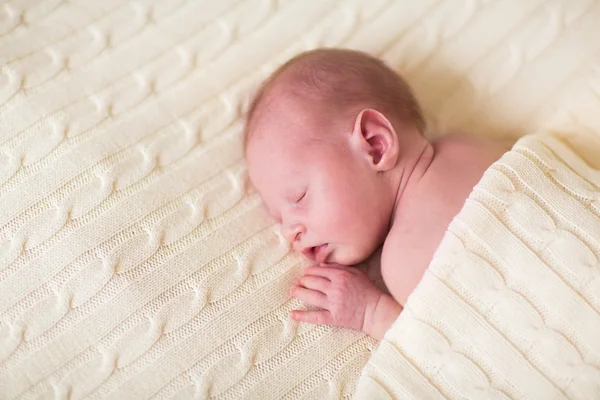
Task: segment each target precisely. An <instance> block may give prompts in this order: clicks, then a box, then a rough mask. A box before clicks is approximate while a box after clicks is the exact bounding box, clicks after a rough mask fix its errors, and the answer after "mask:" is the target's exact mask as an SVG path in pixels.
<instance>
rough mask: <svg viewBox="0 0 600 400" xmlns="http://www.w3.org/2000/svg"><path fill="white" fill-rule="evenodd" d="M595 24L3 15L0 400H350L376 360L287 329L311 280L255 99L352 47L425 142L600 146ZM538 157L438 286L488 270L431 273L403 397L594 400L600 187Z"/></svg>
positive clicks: (466, 1)
mask: <svg viewBox="0 0 600 400" xmlns="http://www.w3.org/2000/svg"><path fill="white" fill-rule="evenodd" d="M598 21H600V2H597V1H594V0H528V1H521V0H503V1H500V0H422V1H413V0H398V1H393V0H370V1H363V0H244V1H242V0H222V1H213V0H190V1H184V0H140V1H125V0H38V1H31V0H5V1H2V2H0V398H2V399H33V398H36V399H55V398H61V399H66V398H70V399H80V398H90V399H100V398H114V399H144V398H157V399H167V398H176V399H187V398H195V399H205V398H215V399H239V398H248V399H261V400H262V399H270V398H276V399H279V398H283V399H299V398H304V399H337V398H350V397H351V396H352V395H353V393H355V390H356V388H357V380H358V377H359V375H360V371H361V369H362V368H363V367H364V366H365V364H366V363H367V360H368V359H369V357H370V356H371V354H372V352H373V350H374V349H375V346H376V345H377V343H376V342H375V341H374V340H372V339H370V338H368V337H366V336H365V335H364V334H362V333H359V332H354V331H350V330H346V329H339V328H333V327H326V326H318V327H315V326H311V325H305V324H298V323H296V322H293V321H291V320H290V319H289V312H290V310H292V309H296V308H300V307H303V305H302V303H301V302H300V301H298V300H297V299H290V298H289V296H288V289H289V286H290V284H291V283H292V282H293V280H294V279H295V278H296V277H297V276H298V275H299V274H300V268H299V266H300V265H301V264H302V262H301V260H300V258H299V256H298V255H296V254H293V253H292V252H291V251H290V248H289V246H288V245H287V244H286V243H285V241H284V239H283V238H282V236H281V234H280V233H279V230H278V227H277V226H276V225H275V224H274V221H273V220H271V219H270V218H269V217H268V215H267V213H266V212H265V210H264V209H263V208H262V205H261V202H260V199H259V198H258V196H257V195H256V193H255V192H254V191H253V189H252V188H251V186H250V185H249V182H248V179H247V173H246V168H245V164H244V160H243V152H242V146H241V143H242V140H241V139H242V133H243V118H242V116H243V114H244V112H245V110H246V107H247V104H248V103H249V99H250V98H251V95H252V93H253V91H254V90H255V88H256V87H257V86H258V84H259V83H260V82H261V81H262V80H263V79H264V78H265V77H267V76H268V75H269V74H270V73H271V72H272V71H273V70H274V69H275V68H276V67H277V66H278V65H280V64H281V63H283V62H285V61H286V60H287V59H289V58H290V57H292V56H293V55H295V54H297V53H299V52H301V51H304V50H308V49H311V48H315V47H321V46H339V47H348V48H354V49H360V50H364V51H368V52H370V53H372V54H374V55H376V56H379V57H381V58H382V59H384V60H385V61H386V62H387V63H388V64H389V65H390V66H392V67H393V68H394V69H396V70H398V71H399V72H401V73H403V74H404V75H405V76H406V77H407V78H408V80H409V81H410V82H411V84H412V85H413V87H414V89H415V91H416V93H417V96H418V97H419V100H420V101H421V102H422V104H423V106H424V109H425V112H426V116H427V119H428V122H429V127H430V131H429V133H428V135H430V137H435V136H436V132H446V131H447V130H449V129H462V130H468V131H469V132H472V134H473V135H477V136H486V137H500V136H506V135H511V136H513V137H517V136H521V135H522V133H523V132H531V131H534V130H537V129H540V128H544V127H545V128H558V127H562V128H565V129H567V130H569V131H572V132H587V131H596V132H600V118H599V117H598V115H600V113H599V112H598V110H599V103H600V102H599V99H600V41H599V40H598V39H597V38H598V37H600V25H599V24H598ZM527 143H529V142H527ZM533 145H535V146H537V144H535V142H534V144H532V146H533ZM527 147H528V145H526V144H523V145H522V146H521V150H518V151H517V152H516V153H512V154H511V155H510V157H509V158H507V159H505V160H504V161H503V162H502V163H501V164H498V166H497V168H495V169H494V170H493V171H492V172H490V173H489V174H488V175H487V177H486V182H488V181H490V180H492V179H500V181H501V182H504V183H505V185H506V186H505V189H503V190H505V191H504V192H501V193H500V192H497V190H500V189H499V188H500V183H498V184H496V183H491V181H490V182H488V183H486V184H484V185H483V186H482V188H488V190H487V191H486V190H477V191H476V192H475V194H474V197H473V198H472V200H471V203H469V206H468V207H469V208H468V209H469V210H471V211H469V213H468V215H463V218H462V219H460V220H459V222H456V223H455V224H454V225H453V230H452V232H454V235H455V236H456V237H457V238H462V240H464V243H465V244H467V248H468V249H469V251H470V252H469V253H467V254H463V255H462V256H461V255H460V254H462V253H458V254H457V255H450V254H449V255H448V262H449V260H452V258H451V257H462V258H463V259H467V260H470V261H469V263H471V262H478V263H480V264H481V268H479V269H474V270H473V271H471V270H470V269H469V268H467V267H468V266H469V265H471V264H469V263H467V264H465V268H461V269H458V268H457V269H453V270H452V271H453V272H452V274H447V275H444V274H442V273H441V272H440V271H443V270H445V269H444V268H442V266H441V265H442V264H441V263H442V261H443V260H441V259H440V257H438V259H437V261H436V264H435V265H434V267H433V268H432V272H430V273H428V274H427V276H426V278H425V281H424V282H423V288H422V289H423V290H422V291H421V292H422V293H427V294H428V295H431V298H429V297H427V298H426V299H427V300H424V301H416V300H415V301H414V302H412V304H411V306H410V307H409V310H411V312H412V314H411V313H410V312H406V313H404V314H403V316H402V317H401V319H400V320H399V321H398V324H396V327H395V329H396V330H400V331H405V332H409V334H410V336H407V337H409V338H410V340H412V341H411V342H408V341H407V342H405V343H404V344H403V345H402V347H398V348H399V349H402V352H403V354H404V356H403V357H404V358H403V360H405V361H406V360H409V361H410V362H408V364H406V363H404V364H403V363H402V362H401V363H399V364H398V366H393V367H392V366H390V370H391V369H392V368H403V369H401V370H400V371H403V372H404V373H403V379H404V381H403V382H405V383H406V385H404V386H403V387H404V388H405V389H406V391H407V393H411V394H412V396H413V397H417V398H426V397H428V396H429V395H431V396H432V397H436V396H437V397H448V398H450V397H452V398H455V397H456V398H457V397H465V396H467V395H465V393H467V394H469V396H470V395H471V394H473V393H476V394H478V393H483V392H485V391H487V392H485V393H486V395H482V396H483V397H485V396H487V394H490V396H496V397H502V396H505V397H519V396H521V397H526V395H527V396H529V397H530V398H544V396H542V397H538V396H537V395H538V394H540V393H544V395H545V394H546V393H550V394H552V396H554V398H557V397H561V396H563V397H567V396H569V397H570V396H573V397H576V396H579V395H583V394H581V393H584V394H585V393H591V392H590V391H591V390H594V389H593V388H594V386H593V384H594V382H597V379H598V375H597V367H598V348H599V346H596V347H590V344H591V343H593V342H591V341H590V340H591V339H590V338H592V337H599V335H598V330H597V326H595V325H589V326H588V325H585V326H582V325H579V323H580V322H581V321H584V320H586V321H587V318H588V317H591V314H593V313H597V312H598V299H597V297H594V296H593V295H594V293H596V295H597V293H598V286H597V282H598V280H595V281H594V280H592V279H591V278H592V277H594V276H597V274H598V269H597V263H596V259H597V255H598V254H599V253H598V252H597V242H596V240H597V237H598V232H599V230H598V229H599V228H598V227H595V226H594V227H590V226H589V225H585V224H586V223H595V222H593V221H597V216H596V215H597V214H596V212H597V210H596V203H595V201H596V200H597V194H596V188H597V186H595V185H597V183H598V182H597V180H596V181H586V182H587V186H585V189H584V186H580V187H579V186H577V187H575V186H569V185H571V183H572V179H579V180H577V182H580V183H581V184H582V185H583V178H584V177H585V175H582V176H581V178H574V177H573V176H574V175H573V173H572V172H569V170H568V169H564V168H563V169H559V168H557V169H555V170H552V168H551V167H550V166H549V165H545V164H543V160H551V158H548V157H545V156H540V157H541V158H539V157H538V156H533V155H530V154H529V153H528V152H527V151H526V149H527ZM549 148H554V147H552V146H550V147H549ZM537 149H538V148H537V147H536V148H535V149H534V150H533V151H534V153H535V154H538V153H537V151H538V150H537ZM561 149H562V147H560V148H559V150H557V151H559V152H560V154H561V156H560V157H562V154H563V153H565V151H566V150H565V151H563V150H561ZM540 151H541V150H540ZM548 151H549V150H548ZM557 154H558V153H557ZM565 154H566V153H565ZM519 157H521V158H523V157H524V158H523V159H522V160H521V158H519ZM560 157H558V158H557V159H556V160H559V159H561V158H560ZM540 160H542V161H540ZM548 162H549V161H548ZM556 162H558V161H556ZM521 165H523V167H521ZM526 171H527V172H526ZM536 171H538V172H536ZM549 171H554V172H552V174H553V175H548V174H550V172H549ZM577 171H578V170H577ZM499 174H503V175H502V176H505V178H497V177H498V176H500V175H499ZM523 174H525V175H523ZM531 174H533V175H531ZM539 174H546V175H548V176H551V178H548V179H546V178H544V179H541V178H540V179H538V177H537V176H538V175H539ZM500 181H498V182H500ZM529 182H536V184H537V182H540V183H543V184H544V185H549V184H550V183H552V184H553V185H554V186H553V189H552V190H549V189H547V188H546V186H543V187H539V188H538V187H529V186H527V187H526V184H527V183H529ZM594 182H595V183H594ZM560 184H564V185H566V186H565V187H562V186H560ZM569 188H572V189H573V190H575V189H577V190H579V191H578V192H577V193H571V192H570V191H569V190H570V189H569ZM495 191H496V192H495ZM488 192H489V193H488ZM494 193H496V194H494ZM509 193H512V194H511V195H510V196H509ZM511 196H512V197H511ZM539 196H541V197H539ZM569 196H571V198H573V199H575V198H576V199H578V200H579V201H580V202H578V203H576V204H575V203H573V204H574V205H573V206H567V205H566V204H571V203H564V202H563V201H565V199H566V198H568V197H569ZM594 196H596V197H594ZM513 198H524V199H525V198H527V199H529V200H527V201H523V202H521V201H518V202H516V203H514V207H513V206H511V207H508V206H507V205H505V203H506V201H507V199H513ZM481 199H487V200H481ZM488 200H489V201H488ZM573 201H574V200H573ZM474 202H479V203H481V204H485V207H484V208H481V207H482V206H476V205H474ZM510 204H512V203H510ZM503 207H504V208H503ZM507 207H508V208H507ZM504 209H506V210H507V211H502V210H504ZM478 213H479V214H478ZM480 214H481V215H486V219H485V220H486V221H489V222H486V224H480V223H479V221H481V220H482V218H483V217H479V216H478V215H480ZM584 215H590V216H592V217H593V218H596V219H595V220H594V219H592V222H586V221H587V220H585V221H584V220H583V216H584ZM464 217H468V218H464ZM460 221H467V222H462V223H461V222H460ZM470 221H473V222H470ZM575 224H578V225H577V226H575ZM556 227H558V228H560V229H558V230H555V228H556ZM592 228H593V229H595V231H594V230H591V229H592ZM502 229H510V232H512V233H511V234H510V235H508V234H507V235H505V236H502V237H503V239H502V240H498V241H497V242H493V243H487V240H484V239H485V238H486V235H488V234H492V233H493V234H497V235H498V232H501V230H502ZM475 233H476V234H477V235H478V236H477V237H475V236H474V237H473V239H468V240H466V239H464V238H465V237H466V235H467V234H469V235H474V234H475ZM451 237H452V236H451ZM482 238H483V239H482ZM517 239H519V240H521V242H519V241H517ZM449 240H451V239H448V241H449ZM520 243H521V244H520ZM550 244H552V246H551V245H550ZM471 245H472V246H473V247H472V248H471V247H469V246H471ZM509 245H510V246H516V247H518V252H517V250H515V252H514V254H513V253H506V252H502V251H501V250H502V249H501V248H499V247H498V246H509ZM525 245H527V246H529V247H530V249H529V250H528V251H527V249H525V248H520V247H519V246H525ZM554 246H558V247H554ZM439 254H440V255H443V254H445V253H444V252H443V251H442V252H441V253H439ZM521 255H522V256H523V257H526V258H521ZM507 256H510V257H513V258H514V257H519V258H518V259H517V260H516V262H517V264H516V265H515V266H517V265H518V266H521V267H525V266H528V265H530V264H531V267H530V268H534V269H532V270H530V269H525V268H522V269H521V271H522V272H521V273H522V274H525V273H527V274H529V273H531V275H519V274H517V272H518V271H519V270H514V272H515V275H506V273H507V271H505V270H504V269H501V268H504V267H502V266H503V265H505V264H503V263H502V262H503V257H507ZM538 256H539V257H541V258H540V259H541V260H543V262H544V263H546V264H543V265H547V266H548V269H547V270H543V269H540V268H539V267H536V266H539V265H542V264H539V260H538V261H536V260H537V258H536V257H538ZM566 257H576V259H577V260H580V261H581V263H584V264H585V263H587V264H585V265H586V267H585V268H583V267H582V268H583V269H581V270H578V271H575V270H572V271H571V270H569V269H568V268H567V267H568V265H567V264H564V263H563V264H561V262H560V260H561V259H563V258H566ZM441 258H444V257H441ZM473 260H476V261H473ZM581 263H580V264H578V265H583V264H581ZM595 263H596V264H595ZM588 265H589V267H587V266H588ZM594 265H595V267H594V268H595V269H594V268H592V266H594ZM561 266H562V267H561ZM560 268H563V269H560ZM435 271H438V272H435ZM526 271H527V272H526ZM374 273H375V274H376V271H375V272H374ZM477 274H479V275H477ZM536 274H538V275H536ZM588 276H589V277H590V279H587V278H585V277H588ZM528 277H529V278H530V279H539V280H540V281H539V287H531V288H529V286H526V283H527V280H526V279H527V278H528ZM594 282H595V283H594ZM474 285H476V287H477V289H478V290H484V289H485V290H486V291H494V290H495V291H496V292H494V293H495V294H494V296H496V297H494V296H492V295H490V297H486V299H487V300H486V301H485V302H475V300H474V299H475V297H474V296H476V295H477V294H478V293H477V291H475V290H474V289H473V288H474V287H475V286H474ZM586 285H587V286H586ZM594 285H595V286H594ZM431 286H435V287H436V288H437V287H439V290H430V289H429V287H431ZM534 289H535V291H534ZM530 290H531V291H530ZM594 291H595V292H594ZM574 293H581V294H582V296H581V297H573V296H575V295H574ZM549 294H551V295H552V296H553V297H552V298H547V296H548V295H549ZM544 296H546V297H544ZM422 297H423V298H424V299H425V296H424V295H423V296H422ZM417 298H419V297H415V299H417ZM563 298H564V300H565V301H562V299H563ZM493 299H496V300H493ZM569 299H573V300H572V301H571V300H569ZM411 300H412V299H411ZM567 300H568V301H567ZM438 304H439V306H438ZM467 304H472V306H473V307H475V306H477V307H480V308H468V307H467ZM465 307H467V308H465ZM469 307H471V306H469ZM465 310H467V311H469V312H468V313H466V311H465ZM424 313H431V314H427V316H426V317H425V316H423V315H424ZM411 315H422V317H420V319H419V320H415V319H414V318H413V319H411V317H410V316H411ZM454 315H456V319H455V318H454ZM396 330H395V331H394V332H396ZM483 332H487V333H488V336H485V337H488V338H490V340H489V341H486V342H485V343H475V342H473V341H466V338H467V337H475V338H484V336H483ZM479 333H481V335H479ZM593 335H596V336H593ZM388 338H390V339H391V338H392V336H388ZM461 338H462V339H461ZM407 340H408V339H407ZM461 340H463V341H461ZM392 343H394V342H392V341H386V342H384V344H383V345H382V347H381V349H385V348H388V347H386V346H389V345H391V344H392ZM429 344H435V346H429ZM596 344H597V343H596ZM479 345H480V346H481V347H478V346H479ZM457 346H458V347H457ZM461 346H463V347H461ZM585 346H588V347H585ZM482 349H485V352H484V351H483V350H482ZM383 354H386V353H385V352H384V351H382V352H379V353H378V357H381V356H382V355H383ZM389 354H391V353H389ZM442 355H443V356H442ZM440 357H444V360H448V363H447V364H443V365H445V366H447V367H444V368H442V367H440V364H439V362H440ZM485 357H487V358H485ZM553 357H554V358H553ZM550 359H552V360H555V361H556V362H555V363H553V364H548V360H550ZM376 360H377V358H376ZM389 360H390V365H394V363H393V362H392V361H394V360H395V359H391V358H390V359H389ZM379 365H382V364H380V363H378V362H377V361H375V364H371V367H370V369H367V371H371V372H370V373H369V374H371V375H370V376H373V377H375V375H373V374H372V371H373V370H374V369H373V368H376V367H377V366H379ZM513 367H514V368H513ZM377 368H378V367H377ZM505 371H509V372H510V373H511V375H510V376H509V375H503V373H504V372H505ZM513 377H516V378H518V379H520V380H517V381H514V380H511V379H513ZM373 379H375V378H373ZM389 379H396V378H392V377H391V376H390V378H389ZM530 379H531V382H542V383H543V385H541V386H539V385H538V386H531V385H530V384H529V382H530ZM394 382H395V381H394ZM423 382H426V383H427V384H428V385H429V386H427V385H425V384H423ZM586 382H587V383H586ZM382 383H384V382H383V381H382ZM586 385H587V386H586ZM384 387H388V386H387V385H384V386H377V387H376V388H371V389H368V390H373V392H372V393H373V394H372V395H373V396H374V395H375V393H376V392H377V391H378V392H377V393H379V392H381V393H383V391H382V390H387V389H382V388H384ZM578 388H583V389H578ZM577 390H582V392H576V391H577ZM584 390H587V392H586V391H584ZM482 391H483V392H482ZM363 394H364V392H363ZM473 396H475V395H473ZM401 397H409V395H408V394H407V395H406V396H404V394H403V395H402V396H401ZM467 397H468V396H467ZM480 397H481V396H480ZM546 398H550V397H546Z"/></svg>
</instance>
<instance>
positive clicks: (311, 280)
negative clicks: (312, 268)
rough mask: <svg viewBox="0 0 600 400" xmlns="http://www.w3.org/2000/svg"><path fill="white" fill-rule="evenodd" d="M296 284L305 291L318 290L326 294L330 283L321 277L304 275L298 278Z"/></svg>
mask: <svg viewBox="0 0 600 400" xmlns="http://www.w3.org/2000/svg"><path fill="white" fill-rule="evenodd" d="M298 282H299V283H300V284H301V285H302V286H304V287H305V288H307V289H312V290H318V291H319V292H323V293H326V292H327V289H329V287H330V286H331V281H330V280H329V279H327V278H323V277H322V276H314V275H305V276H301V277H300V278H298Z"/></svg>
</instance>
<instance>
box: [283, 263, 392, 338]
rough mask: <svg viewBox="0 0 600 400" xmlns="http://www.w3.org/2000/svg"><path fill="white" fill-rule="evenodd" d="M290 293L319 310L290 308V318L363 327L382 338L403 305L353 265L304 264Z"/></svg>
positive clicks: (366, 331)
mask: <svg viewBox="0 0 600 400" xmlns="http://www.w3.org/2000/svg"><path fill="white" fill-rule="evenodd" d="M290 294H291V295H292V296H294V297H297V298H298V299H300V300H302V301H303V302H305V303H307V304H310V305H313V306H316V307H319V308H321V309H322V310H317V311H302V310H293V311H292V319H295V320H298V321H302V322H308V323H311V324H321V325H336V326H341V327H346V328H352V329H356V330H362V331H363V332H365V333H367V334H368V335H370V336H371V337H373V338H375V339H378V340H380V339H382V338H383V335H384V334H385V332H386V330H387V329H388V328H389V327H390V326H391V325H392V323H393V322H394V320H395V319H396V317H397V316H398V314H400V311H402V307H401V306H400V305H399V304H398V303H396V301H395V300H394V299H393V298H392V297H391V296H389V295H387V294H385V293H383V292H382V291H381V290H379V289H378V288H377V287H376V286H375V284H374V283H373V282H371V281H370V280H369V278H368V277H367V276H366V274H365V273H364V272H363V271H361V270H360V269H358V268H356V267H348V266H344V265H337V264H335V265H333V264H329V265H327V266H320V267H307V268H306V269H305V270H304V275H303V276H301V277H300V278H298V281H297V283H296V284H294V285H293V286H292V287H291V289H290Z"/></svg>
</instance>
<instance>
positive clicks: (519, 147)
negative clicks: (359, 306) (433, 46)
mask: <svg viewBox="0 0 600 400" xmlns="http://www.w3.org/2000/svg"><path fill="white" fill-rule="evenodd" d="M599 199H600V136H597V135H594V136H589V137H588V136H586V135H582V134H577V135H574V136H573V135H567V136H565V134H557V133H552V134H548V133H547V134H538V135H532V136H527V137H525V138H523V139H521V140H520V141H519V142H518V143H517V144H516V145H515V146H514V147H513V149H512V150H511V151H510V152H509V153H507V154H505V155H504V156H503V157H502V159H500V160H499V161H498V162H496V163H495V164H494V165H492V166H491V167H490V168H489V169H488V170H487V171H486V173H485V175H484V176H483V178H482V180H481V181H480V182H479V183H478V185H477V186H476V187H475V188H474V190H473V192H472V193H471V195H470V196H469V199H468V200H467V202H466V203H465V205H464V207H463V209H462V210H461V211H460V213H459V214H458V216H457V217H456V218H454V220H453V221H452V223H451V224H450V227H449V228H448V230H447V232H446V235H445V237H444V239H443V240H442V243H441V244H440V246H439V248H438V249H437V252H436V254H435V256H434V259H433V261H432V263H431V264H430V266H429V269H428V270H427V271H426V272H425V276H424V277H423V279H422V280H421V282H420V283H419V286H418V287H417V289H416V290H415V291H414V292H413V293H412V294H411V296H410V298H409V299H408V301H407V303H406V306H405V309H404V310H403V312H402V314H401V315H400V317H398V319H397V320H396V322H395V323H394V325H393V326H392V328H391V329H390V330H388V332H387V333H386V335H385V339H384V340H383V341H382V342H381V344H380V345H379V347H378V348H377V350H376V351H375V353H374V355H373V357H372V358H371V359H370V360H369V362H368V363H367V366H366V367H365V369H364V371H363V375H362V377H361V379H360V381H359V384H358V391H357V393H356V396H355V398H361V399H362V398H364V399H389V398H401V399H411V398H412V399H424V398H449V399H460V398H469V399H563V398H569V399H582V400H584V399H597V398H600V262H599V260H600V207H599V203H598V200H599Z"/></svg>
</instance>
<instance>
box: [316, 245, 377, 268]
mask: <svg viewBox="0 0 600 400" xmlns="http://www.w3.org/2000/svg"><path fill="white" fill-rule="evenodd" d="M375 250H376V249H373V250H372V251H369V250H368V249H360V248H344V249H336V250H334V251H333V252H332V253H331V254H330V256H329V257H328V258H327V260H326V262H327V263H328V264H340V265H356V264H360V263H362V262H364V261H365V260H367V259H368V258H369V257H370V256H371V254H373V253H374V252H375Z"/></svg>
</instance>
